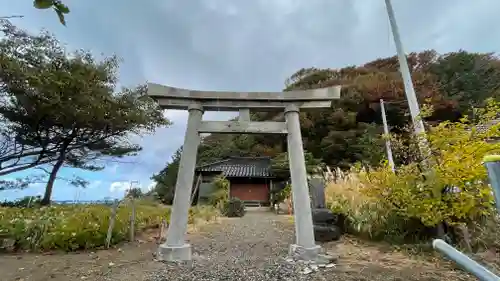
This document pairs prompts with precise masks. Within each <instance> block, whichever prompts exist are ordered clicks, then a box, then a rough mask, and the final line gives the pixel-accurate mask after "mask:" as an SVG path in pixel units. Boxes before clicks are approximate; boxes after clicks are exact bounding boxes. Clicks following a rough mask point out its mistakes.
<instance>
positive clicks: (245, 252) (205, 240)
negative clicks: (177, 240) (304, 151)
mask: <svg viewBox="0 0 500 281" xmlns="http://www.w3.org/2000/svg"><path fill="white" fill-rule="evenodd" d="M223 220H224V221H223V222H222V223H221V224H214V225H209V226H205V227H204V228H202V230H201V233H198V234H196V235H192V236H191V238H190V241H189V243H190V244H191V245H193V248H192V249H193V259H192V261H190V262H175V263H174V262H165V263H164V269H163V270H161V271H158V272H154V273H152V274H151V275H150V277H149V279H147V280H148V281H167V280H169V281H170V280H178V281H185V280H203V281H211V280H217V281H220V280H231V281H232V280H235V281H236V280H245V281H254V280H255V281H257V280H258V281H264V280H325V279H324V276H325V275H331V274H333V272H332V271H333V270H334V266H333V264H332V263H328V262H329V261H330V260H331V257H328V256H322V257H323V260H324V262H325V263H322V264H316V265H315V264H312V263H310V262H303V261H299V260H296V259H294V258H293V257H289V256H288V250H289V245H290V244H292V243H293V241H294V234H293V225H292V224H291V223H290V221H289V217H288V216H277V215H275V214H273V213H271V212H263V211H249V212H248V213H247V214H246V215H245V217H243V218H231V219H228V218H225V219H223ZM327 265H328V267H327Z"/></svg>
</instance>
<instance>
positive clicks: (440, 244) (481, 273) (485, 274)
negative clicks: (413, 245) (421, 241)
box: [432, 155, 500, 281]
mask: <svg viewBox="0 0 500 281" xmlns="http://www.w3.org/2000/svg"><path fill="white" fill-rule="evenodd" d="M484 163H485V166H486V169H487V170H488V177H489V178H490V184H491V187H492V189H493V195H494V197H495V202H496V207H497V211H498V212H499V214H500V155H490V156H486V157H485V158H484ZM432 247H433V248H434V249H435V250H437V251H438V252H440V253H442V254H443V255H445V256H447V257H448V258H449V259H451V260H453V261H454V262H455V263H457V264H458V265H459V266H460V267H461V268H463V269H464V270H466V271H468V272H470V273H472V274H473V275H474V276H476V277H477V279H479V280H481V281H500V277H499V276H497V275H495V274H494V273H493V272H491V271H489V270H488V269H486V268H485V267H484V266H482V265H480V264H479V263H477V262H475V261H474V260H472V259H471V258H469V257H468V256H467V255H465V254H464V253H462V252H460V251H458V250H457V249H455V248H454V247H453V246H451V245H449V244H448V243H446V242H444V241H443V240H441V239H434V241H433V242H432Z"/></svg>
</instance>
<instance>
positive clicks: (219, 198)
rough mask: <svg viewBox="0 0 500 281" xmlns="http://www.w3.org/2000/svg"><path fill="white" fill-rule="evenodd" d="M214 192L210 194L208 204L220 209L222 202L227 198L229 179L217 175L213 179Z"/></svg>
mask: <svg viewBox="0 0 500 281" xmlns="http://www.w3.org/2000/svg"><path fill="white" fill-rule="evenodd" d="M213 185H214V189H215V190H214V192H213V193H212V194H211V195H210V198H209V202H210V205H212V206H214V207H216V208H217V209H219V210H222V207H223V206H224V204H225V203H226V202H227V201H228V200H229V185H230V183H229V181H228V180H227V179H226V178H225V177H224V176H223V175H220V176H217V177H216V178H215V179H214V181H213Z"/></svg>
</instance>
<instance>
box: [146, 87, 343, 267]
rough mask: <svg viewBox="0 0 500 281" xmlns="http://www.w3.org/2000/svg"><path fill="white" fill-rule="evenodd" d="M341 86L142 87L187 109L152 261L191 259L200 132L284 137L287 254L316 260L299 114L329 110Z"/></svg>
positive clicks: (171, 106)
mask: <svg viewBox="0 0 500 281" xmlns="http://www.w3.org/2000/svg"><path fill="white" fill-rule="evenodd" d="M340 89H341V86H334V87H330V88H322V89H314V90H304V91H289V92H214V91H195V90H187V89H179V88H173V87H168V86H163V85H159V84H153V83H149V84H148V96H150V97H151V98H153V99H154V100H156V101H157V102H158V103H159V105H160V106H161V107H162V108H163V109H180V110H188V112H189V117H188V122H187V129H186V133H185V136H184V145H183V149H182V154H181V159H180V165H179V172H178V175H177V182H176V185H175V197H174V201H173V207H172V213H171V218H170V227H169V228H168V232H167V240H166V242H165V243H164V244H162V245H160V247H159V249H158V257H159V258H160V259H162V260H165V261H181V260H191V245H189V244H187V243H186V241H185V236H186V231H187V224H188V212H189V207H190V199H191V192H192V191H191V189H192V187H193V181H194V172H195V167H196V157H197V151H198V145H199V144H200V140H201V139H200V134H201V133H231V134H235V133H237V134H286V135H287V141H288V159H289V161H290V163H289V166H290V176H291V181H292V194H293V198H294V200H293V208H294V210H295V212H294V219H295V220H294V221H295V239H296V241H295V242H296V243H295V244H292V245H290V254H292V255H294V256H295V257H297V258H299V259H302V260H316V259H317V257H318V255H319V254H320V249H321V248H320V246H318V245H316V242H315V240H314V231H313V222H312V216H311V203H310V199H309V191H308V186H307V174H306V166H305V159H304V149H303V144H302V134H301V131H300V121H299V111H301V110H302V111H304V110H314V109H318V108H330V106H331V102H332V100H333V99H339V98H340ZM250 110H253V111H279V110H283V111H284V112H285V122H270V121H269V122H268V121H266V122H252V121H251V120H250ZM205 111H239V119H238V121H205V120H202V117H203V112H205Z"/></svg>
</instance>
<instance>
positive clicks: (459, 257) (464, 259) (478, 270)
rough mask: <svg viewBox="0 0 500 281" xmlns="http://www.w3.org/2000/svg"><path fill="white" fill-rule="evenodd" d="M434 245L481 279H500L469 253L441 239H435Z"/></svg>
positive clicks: (498, 280) (482, 280) (484, 280)
mask: <svg viewBox="0 0 500 281" xmlns="http://www.w3.org/2000/svg"><path fill="white" fill-rule="evenodd" d="M432 247H433V248H434V249H435V250H437V251H439V252H441V253H442V254H444V255H445V256H447V257H448V258H449V259H451V260H453V261H454V262H456V263H457V264H458V265H459V266H460V267H462V268H463V269H464V270H466V271H468V272H470V273H472V274H473V275H474V276H476V277H477V278H478V279H479V280H481V281H500V277H498V276H496V275H495V274H494V273H493V272H491V271H489V270H488V269H486V268H485V267H483V266H482V265H480V264H479V263H477V262H475V261H473V260H472V259H470V258H469V257H468V256H467V255H464V254H463V253H462V252H460V251H458V250H457V249H455V248H453V247H452V246H451V245H449V244H448V243H446V242H444V241H443V240H441V239H434V241H432Z"/></svg>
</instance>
